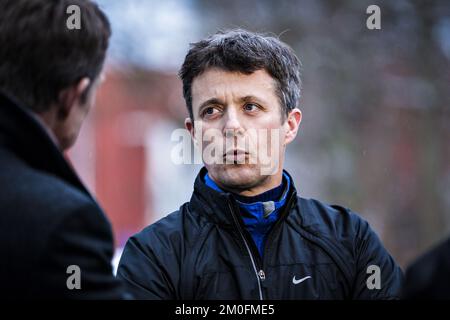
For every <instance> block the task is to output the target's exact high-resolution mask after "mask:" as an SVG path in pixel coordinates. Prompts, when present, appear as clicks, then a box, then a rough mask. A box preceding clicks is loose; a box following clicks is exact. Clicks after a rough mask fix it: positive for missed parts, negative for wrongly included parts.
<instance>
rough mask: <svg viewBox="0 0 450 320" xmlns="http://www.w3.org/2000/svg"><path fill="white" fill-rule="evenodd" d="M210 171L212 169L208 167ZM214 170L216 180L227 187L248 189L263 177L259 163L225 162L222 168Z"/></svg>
mask: <svg viewBox="0 0 450 320" xmlns="http://www.w3.org/2000/svg"><path fill="white" fill-rule="evenodd" d="M208 171H210V170H209V169H208ZM212 171H215V172H214V173H215V174H214V173H212V175H213V176H215V178H216V179H215V180H218V182H219V183H220V184H222V185H224V186H226V187H229V188H233V189H247V188H251V187H254V186H255V185H258V184H259V183H260V182H261V180H262V179H264V178H263V177H261V172H260V168H259V167H258V166H257V165H249V164H224V165H221V166H220V168H214V169H212Z"/></svg>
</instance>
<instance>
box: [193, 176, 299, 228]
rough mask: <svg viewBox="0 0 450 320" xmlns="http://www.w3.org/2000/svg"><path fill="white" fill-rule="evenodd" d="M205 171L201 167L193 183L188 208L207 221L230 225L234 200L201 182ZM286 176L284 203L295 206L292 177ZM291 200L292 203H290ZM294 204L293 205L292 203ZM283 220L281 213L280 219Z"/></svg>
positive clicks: (295, 198)
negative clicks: (287, 179) (286, 186)
mask: <svg viewBox="0 0 450 320" xmlns="http://www.w3.org/2000/svg"><path fill="white" fill-rule="evenodd" d="M206 172H207V170H206V168H205V167H203V168H202V169H201V170H200V172H199V173H198V175H197V178H196V179H195V182H194V192H193V194H192V197H191V200H190V202H189V206H190V208H191V209H193V211H195V212H199V213H200V214H202V215H205V216H206V217H207V218H208V220H210V221H213V222H215V223H218V224H222V225H232V224H233V216H232V212H231V211H232V210H235V211H237V208H238V205H237V202H236V199H235V198H234V197H233V195H232V194H231V193H229V192H219V191H217V190H214V189H212V188H210V187H208V186H207V185H206V184H205V181H204V180H203V177H204V176H205V174H206ZM284 173H285V174H287V175H288V177H289V179H290V181H291V184H290V188H289V190H288V193H287V196H286V203H287V205H289V206H293V205H294V204H296V200H297V191H296V189H295V186H294V183H293V180H292V177H291V176H290V175H289V173H287V171H284ZM290 200H292V201H290ZM292 202H294V203H292ZM285 208H286V207H285ZM282 218H284V215H283V213H282V214H281V215H280V219H282Z"/></svg>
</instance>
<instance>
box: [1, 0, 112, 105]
mask: <svg viewBox="0 0 450 320" xmlns="http://www.w3.org/2000/svg"><path fill="white" fill-rule="evenodd" d="M71 5H76V6H78V7H79V8H80V22H81V28H80V29H69V28H68V27H67V25H66V23H67V19H68V18H69V17H70V14H68V13H67V8H68V7H69V6H71ZM110 36H111V27H110V24H109V21H108V19H107V17H106V16H105V14H104V13H103V12H102V11H101V10H100V9H99V7H98V6H97V5H96V4H95V3H93V2H91V1H89V0H1V1H0V90H1V91H4V93H6V94H9V95H11V96H13V97H14V98H16V99H17V100H18V101H20V102H21V103H22V104H23V105H24V107H27V108H29V109H31V110H33V111H34V112H36V113H40V112H45V111H47V110H48V109H49V107H50V105H51V104H52V103H54V102H57V101H58V96H59V93H60V92H61V90H63V89H64V88H67V87H68V86H70V85H73V84H75V83H77V82H78V81H79V80H80V79H82V78H83V77H88V78H90V79H91V85H92V82H93V81H94V80H95V79H96V78H97V77H98V75H99V73H100V72H101V70H102V67H103V63H104V60H105V56H106V51H107V48H108V42H109V38H110ZM90 87H91V86H90ZM90 87H89V88H88V89H87V90H86V91H85V93H84V94H83V99H86V96H87V91H89V89H90Z"/></svg>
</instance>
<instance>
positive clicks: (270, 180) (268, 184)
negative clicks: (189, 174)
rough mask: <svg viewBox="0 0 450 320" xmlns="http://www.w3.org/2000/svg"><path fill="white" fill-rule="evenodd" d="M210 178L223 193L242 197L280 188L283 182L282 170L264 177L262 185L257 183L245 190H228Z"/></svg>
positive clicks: (228, 188)
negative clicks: (226, 192)
mask: <svg viewBox="0 0 450 320" xmlns="http://www.w3.org/2000/svg"><path fill="white" fill-rule="evenodd" d="M210 178H211V179H212V180H213V181H214V182H215V183H216V184H217V186H218V187H219V188H221V189H222V190H224V191H228V192H231V193H235V194H238V195H240V196H244V197H254V196H257V195H260V194H262V193H264V192H267V191H269V190H272V189H275V188H277V187H278V186H280V184H281V183H282V181H283V170H282V169H279V170H278V172H277V173H276V174H274V175H268V176H266V177H265V179H264V180H263V181H262V183H258V185H256V186H253V187H247V188H245V189H237V188H230V187H227V186H224V185H222V184H221V183H220V182H217V181H216V180H214V178H213V177H210Z"/></svg>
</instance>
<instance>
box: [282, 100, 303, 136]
mask: <svg viewBox="0 0 450 320" xmlns="http://www.w3.org/2000/svg"><path fill="white" fill-rule="evenodd" d="M301 122H302V112H301V111H300V109H298V108H294V109H292V110H291V111H290V112H289V114H288V117H287V119H286V122H285V127H286V136H285V139H284V144H285V145H287V144H289V143H291V142H292V141H293V140H294V139H295V137H296V136H297V132H298V128H299V126H300V123H301Z"/></svg>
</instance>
